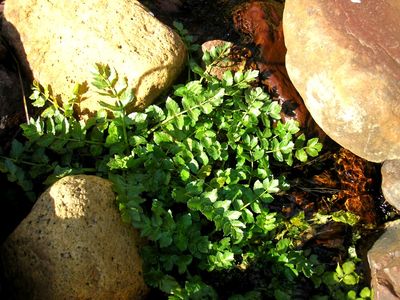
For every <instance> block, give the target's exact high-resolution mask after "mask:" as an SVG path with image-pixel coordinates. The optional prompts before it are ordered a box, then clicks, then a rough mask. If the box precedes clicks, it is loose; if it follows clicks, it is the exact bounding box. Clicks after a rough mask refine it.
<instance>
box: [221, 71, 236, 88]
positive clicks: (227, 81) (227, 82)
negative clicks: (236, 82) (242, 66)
mask: <svg viewBox="0 0 400 300" xmlns="http://www.w3.org/2000/svg"><path fill="white" fill-rule="evenodd" d="M222 80H223V83H224V86H232V85H233V76H232V72H231V71H230V70H228V71H226V72H225V73H224V75H223V76H222Z"/></svg>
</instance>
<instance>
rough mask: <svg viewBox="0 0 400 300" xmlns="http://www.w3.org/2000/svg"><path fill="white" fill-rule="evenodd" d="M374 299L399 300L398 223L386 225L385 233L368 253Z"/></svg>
mask: <svg viewBox="0 0 400 300" xmlns="http://www.w3.org/2000/svg"><path fill="white" fill-rule="evenodd" d="M368 262H369V265H370V268H371V284H372V288H373V289H374V294H375V295H374V299H377V300H395V299H399V298H400V276H399V274H400V221H399V220H398V221H395V222H392V223H389V224H388V225H387V229H386V232H385V233H384V234H383V235H382V236H381V237H380V238H379V240H378V241H376V242H375V244H374V246H373V247H372V248H371V250H369V252H368Z"/></svg>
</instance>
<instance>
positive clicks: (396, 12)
mask: <svg viewBox="0 0 400 300" xmlns="http://www.w3.org/2000/svg"><path fill="white" fill-rule="evenodd" d="M399 18H400V1H397V0H376V1H364V0H363V1H350V0H336V1H320V0H287V1H286V2H285V10H284V16H283V26H284V35H285V43H286V46H287V55H286V67H287V71H288V74H289V76H290V79H291V80H292V82H293V84H294V86H295V87H296V89H297V90H298V91H299V93H300V94H301V96H302V97H303V99H304V102H305V104H306V106H307V108H308V110H309V111H310V113H311V115H312V117H313V118H314V119H315V121H316V122H317V123H318V125H319V126H320V127H321V128H322V129H323V130H324V131H325V132H326V133H327V134H328V135H329V136H330V137H331V138H332V139H333V140H335V141H336V142H337V143H339V144H340V145H342V146H343V147H344V148H346V149H349V150H350V151H351V152H353V153H354V154H356V155H358V156H360V157H362V158H365V159H367V160H369V161H373V162H382V161H384V160H390V159H400V105H399V99H400V85H399V81H400V42H399V41H400V23H399V22H398V20H399Z"/></svg>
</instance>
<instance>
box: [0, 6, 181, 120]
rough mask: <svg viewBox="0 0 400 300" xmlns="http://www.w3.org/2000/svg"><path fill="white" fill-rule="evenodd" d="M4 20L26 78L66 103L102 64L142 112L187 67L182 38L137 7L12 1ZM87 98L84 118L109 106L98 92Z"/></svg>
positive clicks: (82, 111)
mask: <svg viewBox="0 0 400 300" xmlns="http://www.w3.org/2000/svg"><path fill="white" fill-rule="evenodd" d="M48 16H52V17H51V18H49V17H48ZM4 18H5V20H3V32H4V35H5V36H6V37H7V39H8V40H9V41H10V43H11V44H12V45H13V46H14V47H15V48H16V50H17V54H18V56H19V58H20V60H21V61H22V64H23V66H24V67H25V69H26V70H27V72H28V71H29V70H31V71H32V75H33V77H34V78H35V79H36V80H38V81H39V82H41V83H42V84H45V85H47V84H49V85H51V87H52V89H53V91H54V92H55V93H56V94H60V95H61V96H62V97H64V98H65V99H68V98H69V97H70V96H71V95H72V90H73V87H74V85H75V84H76V83H82V82H85V81H88V82H91V80H92V77H93V75H92V70H93V69H94V66H95V63H98V62H99V63H104V64H108V65H110V67H113V68H115V69H116V70H117V71H118V72H119V74H120V77H121V78H122V77H127V78H128V82H129V83H130V85H131V86H132V87H134V88H135V94H136V97H137V101H136V103H134V104H133V105H132V106H131V107H130V108H129V109H131V110H132V109H142V108H144V107H146V106H147V105H148V104H150V103H151V102H152V101H153V100H154V99H155V98H157V97H158V96H159V95H160V93H161V92H162V91H163V90H165V88H166V87H168V86H169V85H170V84H171V83H172V82H173V81H174V79H175V78H176V77H177V75H178V74H179V73H180V71H181V70H182V68H183V66H184V63H185V60H186V55H185V47H184V44H183V42H182V40H181V39H180V38H179V36H178V35H177V34H176V33H175V32H173V31H172V30H171V29H170V28H169V27H167V26H165V25H163V24H162V23H160V22H159V21H158V20H157V19H155V18H154V17H153V16H152V15H151V14H150V13H149V12H148V11H147V10H146V9H145V8H144V7H143V6H142V5H141V4H140V3H139V2H138V1H135V0H133V1H131V0H115V1H107V0H102V1H98V0H89V1H79V0H72V1H66V2H65V1H61V2H60V1H46V0H28V1H27V0H13V1H7V2H6V4H5V7H4ZM85 97H86V99H84V100H83V101H82V102H81V103H80V110H81V113H83V114H85V113H90V112H93V111H95V110H97V109H98V108H99V103H98V102H99V100H103V101H104V99H102V98H101V97H100V96H99V95H98V94H97V93H96V92H95V89H92V90H90V91H89V92H88V93H87V94H85ZM107 99H108V98H107ZM108 101H109V102H110V99H108Z"/></svg>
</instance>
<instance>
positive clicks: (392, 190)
mask: <svg viewBox="0 0 400 300" xmlns="http://www.w3.org/2000/svg"><path fill="white" fill-rule="evenodd" d="M381 172H382V192H383V195H384V196H385V199H386V201H387V202H389V203H390V204H391V205H393V206H394V207H395V208H396V209H397V210H399V211H400V160H388V161H385V163H384V164H383V166H382V169H381Z"/></svg>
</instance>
